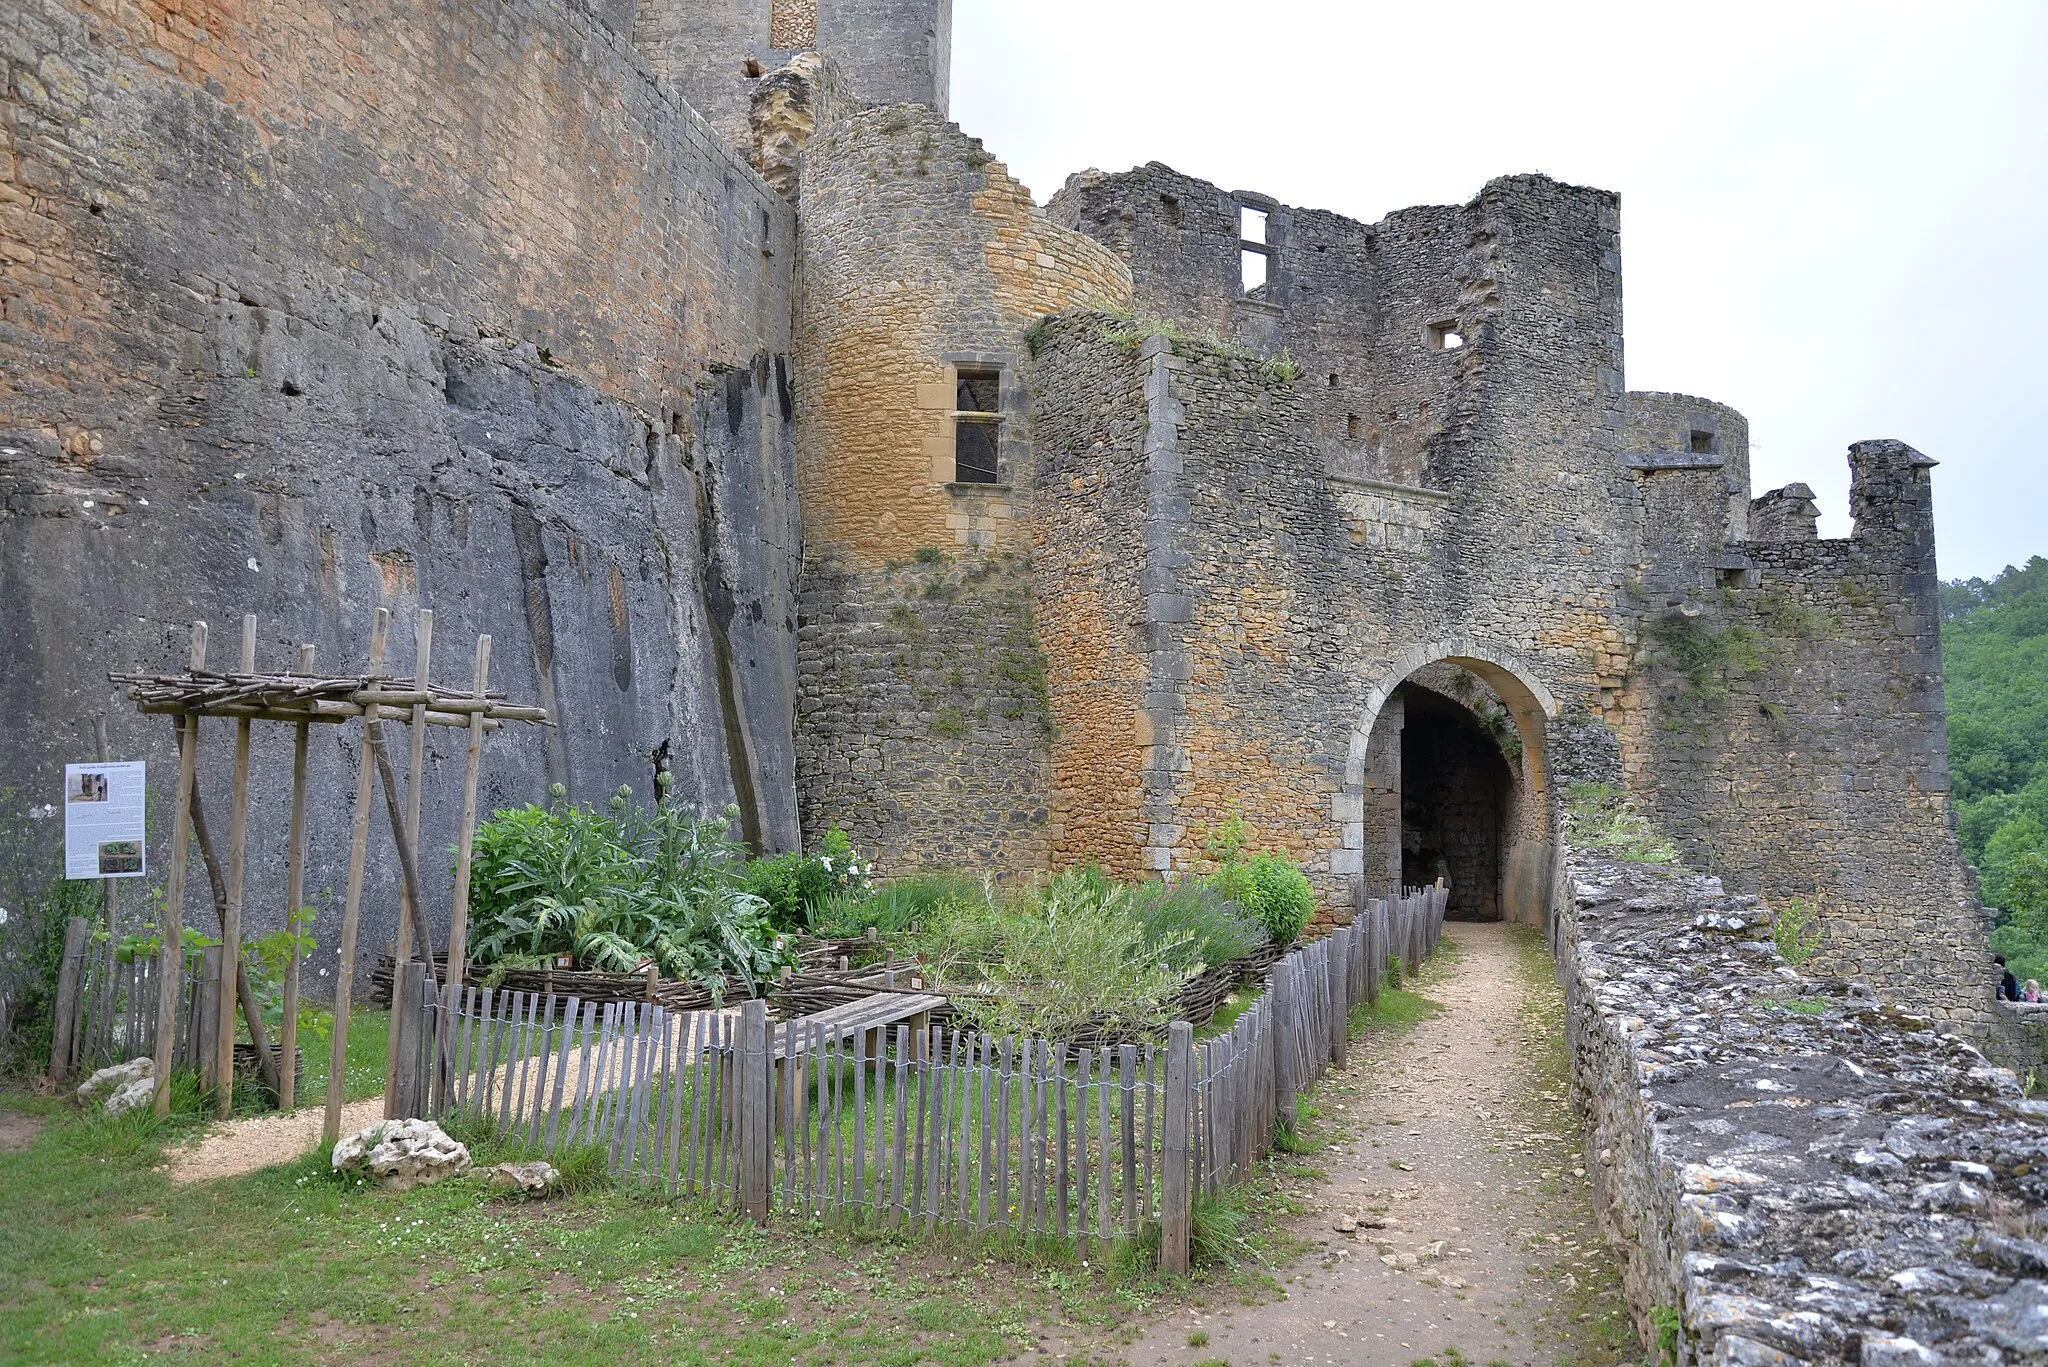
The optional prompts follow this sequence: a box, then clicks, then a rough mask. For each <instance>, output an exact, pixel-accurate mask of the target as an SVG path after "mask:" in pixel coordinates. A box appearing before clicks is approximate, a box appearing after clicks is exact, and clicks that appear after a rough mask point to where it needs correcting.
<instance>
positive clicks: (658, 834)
mask: <svg viewBox="0 0 2048 1367" xmlns="http://www.w3.org/2000/svg"><path fill="white" fill-rule="evenodd" d="M608 808H609V809H608V810H607V811H602V812H600V811H596V810H594V809H591V808H585V807H577V806H573V805H570V804H567V803H565V802H564V801H563V790H562V788H561V785H559V784H557V785H556V786H555V787H554V788H553V789H551V790H550V801H549V804H548V805H547V806H546V807H535V806H528V807H523V808H519V809H517V810H514V811H507V812H499V813H496V814H495V815H493V816H492V818H491V819H490V820H489V821H486V822H484V823H483V824H482V825H481V826H479V827H478V830H477V849H478V851H479V852H480V853H481V852H482V851H483V850H485V849H488V850H489V852H490V854H489V858H488V859H479V860H478V861H477V863H476V864H475V865H473V868H472V874H471V887H472V890H473V891H472V897H471V908H472V912H473V914H474V917H475V920H474V926H475V932H474V933H475V941H474V943H475V949H474V954H475V957H476V961H477V962H478V963H481V964H492V965H495V966H496V967H497V969H498V976H499V977H502V976H503V971H504V970H505V969H507V968H514V967H536V966H541V965H545V964H548V963H550V962H552V961H553V960H554V958H555V957H556V956H558V955H561V954H569V955H572V956H574V959H575V961H576V963H577V964H578V965H579V966H581V967H585V968H595V969H601V970H605V971H609V972H620V973H625V972H632V971H634V970H635V969H637V968H639V967H640V966H641V965H642V964H645V963H647V962H649V961H652V962H653V963H655V964H656V965H657V966H658V967H659V968H660V970H661V972H662V973H663V974H665V975H666V976H668V977H671V978H680V979H685V980H688V981H693V982H698V983H701V984H703V985H705V986H707V987H710V988H712V989H713V990H714V991H717V990H720V989H722V988H723V986H724V982H725V979H726V977H727V976H728V975H730V976H732V977H736V978H739V979H740V980H741V981H742V982H744V983H745V984H746V985H747V988H748V990H749V991H752V990H755V989H757V988H758V986H759V985H760V983H762V982H763V981H765V980H767V979H769V978H771V977H773V976H774V974H775V972H776V970H777V969H779V968H780V967H781V966H782V965H783V964H785V963H787V962H789V961H790V958H791V955H790V953H789V950H788V947H787V945H786V942H785V941H784V940H783V939H782V937H781V936H779V935H777V934H776V933H775V930H774V928H773V927H772V926H771V925H770V924H769V921H768V917H767V909H766V905H765V903H763V902H762V900H761V899H760V898H759V897H756V896H754V895H753V894H752V893H750V892H748V891H747V890H746V888H745V886H744V879H745V877H746V871H747V862H746V849H745V847H744V846H743V845H741V844H740V843H739V842H738V841H737V840H735V839H734V838H733V836H732V833H731V831H732V824H733V821H734V820H735V818H736V817H737V815H738V813H737V811H736V809H733V808H727V809H726V811H725V812H724V813H722V814H720V815H719V816H716V817H704V816H700V815H699V814H698V813H697V812H696V811H695V810H694V809H692V808H690V807H688V806H686V805H684V804H680V803H675V804H669V805H665V806H658V807H655V808H653V809H652V810H648V809H644V808H640V807H638V806H636V805H635V804H634V802H633V800H632V790H631V789H629V788H624V787H622V788H620V789H619V791H618V792H617V793H615V794H613V795H612V799H611V801H610V803H609V804H608Z"/></svg>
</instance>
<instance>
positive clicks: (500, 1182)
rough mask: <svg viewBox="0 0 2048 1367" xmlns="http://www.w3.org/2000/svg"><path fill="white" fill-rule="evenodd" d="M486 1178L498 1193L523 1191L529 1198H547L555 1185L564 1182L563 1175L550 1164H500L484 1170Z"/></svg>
mask: <svg viewBox="0 0 2048 1367" xmlns="http://www.w3.org/2000/svg"><path fill="white" fill-rule="evenodd" d="M484 1176H486V1177H488V1178H489V1179H490V1181H491V1186H492V1188H493V1189H495V1190H497V1191H523V1192H525V1193H527V1194H528V1195H529V1196H545V1195H547V1194H548V1192H549V1190H550V1189H552V1188H553V1187H554V1185H555V1184H556V1183H557V1182H559V1181H561V1180H562V1174H561V1173H559V1172H557V1171H555V1169H554V1167H553V1166H552V1165H550V1164H548V1163H543V1162H538V1161H536V1162H532V1163H500V1164H498V1165H497V1166H495V1167H491V1168H486V1169H484Z"/></svg>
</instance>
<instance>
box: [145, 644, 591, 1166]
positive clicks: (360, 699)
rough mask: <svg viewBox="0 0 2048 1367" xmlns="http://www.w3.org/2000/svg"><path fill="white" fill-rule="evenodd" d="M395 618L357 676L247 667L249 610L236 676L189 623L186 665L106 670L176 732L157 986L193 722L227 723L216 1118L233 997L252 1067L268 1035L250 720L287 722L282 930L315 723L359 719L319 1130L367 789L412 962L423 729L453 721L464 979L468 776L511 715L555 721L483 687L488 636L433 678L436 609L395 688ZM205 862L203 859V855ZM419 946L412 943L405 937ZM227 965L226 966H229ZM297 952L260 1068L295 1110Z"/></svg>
mask: <svg viewBox="0 0 2048 1367" xmlns="http://www.w3.org/2000/svg"><path fill="white" fill-rule="evenodd" d="M390 625H391V612H390V609H388V608H381V607H380V608H378V609H377V611H376V616H375V618H374V620H373V622H372V625H371V629H370V658H369V669H368V672H367V673H366V674H364V675H362V676H360V677H357V676H352V675H351V676H342V677H322V676H320V675H316V674H314V673H313V647H312V646H310V645H306V646H301V647H300V648H299V660H298V669H297V670H296V671H294V672H291V673H286V674H264V673H259V672H257V669H256V618H255V615H254V614H250V615H248V616H245V617H243V618H242V642H241V645H242V650H241V659H240V667H239V669H237V670H236V671H235V672H233V673H226V674H221V673H214V672H211V671H209V670H208V669H207V668H206V623H204V622H194V623H193V624H192V652H191V659H190V663H189V666H188V668H187V670H186V672H185V673H183V674H177V675H144V674H110V675H109V676H108V677H109V678H111V679H112V680H113V681H114V682H116V683H121V684H126V685H127V686H128V695H129V697H130V698H132V699H133V700H134V701H135V704H136V706H137V708H138V709H139V710H140V711H142V712H144V713H154V714H162V715H168V716H171V717H173V718H175V719H176V726H177V728H178V787H177V797H176V801H175V803H174V804H173V807H172V817H171V866H170V872H169V874H168V875H167V876H166V878H165V888H164V893H165V898H164V901H165V906H164V924H163V926H162V927H161V929H162V933H163V949H162V968H163V972H164V974H165V977H164V979H163V980H164V981H166V982H171V983H175V982H176V981H177V976H176V975H177V972H178V970H179V967H180V961H181V957H182V954H183V944H182V941H183V938H184V919H185V917H184V901H185V868H186V862H187V857H186V843H187V840H188V836H189V833H190V832H191V830H192V829H193V824H194V817H195V808H196V807H197V803H198V793H197V785H196V778H195V775H196V772H197V768H198V750H199V719H200V718H201V717H223V718H227V719H230V720H232V721H233V722H234V723H235V761H234V809H233V811H232V813H231V814H230V817H229V825H228V856H227V873H226V879H225V881H226V891H225V896H224V898H223V900H222V904H221V907H220V921H221V945H222V948H221V957H222V963H223V964H224V965H231V966H232V969H233V972H234V974H235V989H236V990H235V991H233V992H229V991H228V990H226V985H225V984H223V990H222V991H221V992H220V994H219V1001H220V1005H219V1012H220V1014H219V1020H218V1028H217V1029H215V1030H214V1031H213V1032H212V1037H213V1039H214V1041H215V1051H214V1057H212V1058H211V1059H208V1060H205V1061H204V1064H203V1066H202V1080H203V1081H204V1083H205V1085H207V1086H208V1087H209V1088H211V1089H212V1091H213V1092H214V1094H215V1097H216V1104H217V1105H218V1107H219V1114H220V1115H221V1116H222V1117H226V1116H227V1115H229V1114H231V1112H232V1110H233V1106H234V1040H235V1029H234V1025H235V1011H236V1008H237V1005H238V1004H239V1006H240V1009H241V1011H242V1015H243V1018H244V1019H245V1020H246V1021H247V1022H248V1026H249V1038H250V1040H251V1041H252V1042H253V1043H254V1044H255V1046H256V1052H257V1057H258V1060H259V1064H262V1063H264V1061H265V1060H270V1059H271V1055H270V1049H269V1042H268V1040H267V1039H266V1038H265V1036H264V1033H263V1020H262V1015H261V1013H260V1012H259V1011H258V1010H257V1007H256V1000H255V996H254V994H253V993H252V992H251V990H250V988H249V984H248V974H247V972H246V970H245V969H244V968H243V965H242V945H241V939H242V900H243V874H244V868H245V857H244V856H245V854H246V847H247V843H248V812H249V748H250V732H251V728H252V726H253V724H254V723H256V722H259V721H265V722H283V723H285V724H287V725H290V726H292V727H294V728H295V731H296V734H295V736H294V738H293V748H292V808H291V834H290V837H289V839H290V847H289V849H288V850H287V851H286V855H285V902H286V909H285V910H286V918H287V920H286V924H287V925H291V924H293V923H294V921H295V918H296V917H297V915H298V912H299V906H300V903H301V901H302V900H303V896H304V892H305V871H306V869H305V865H306V860H305V852H306V771H307V748H308V743H309V738H310V735H311V731H312V727H313V726H314V725H315V724H326V725H340V724H346V723H348V722H352V721H355V720H358V719H360V720H361V721H362V723H363V753H362V766H361V770H360V772H359V773H358V774H357V777H356V796H355V819H354V824H353V827H352V829H351V833H350V841H349V861H348V896H347V901H346V902H345V903H344V905H343V909H342V917H341V945H340V953H341V962H340V966H339V969H338V973H337V978H336V982H335V989H334V1034H333V1039H332V1041H331V1043H330V1046H329V1055H328V1070H327V1114H326V1119H325V1122H324V1124H323V1125H322V1129H321V1133H322V1135H323V1136H324V1138H325V1140H326V1142H328V1143H332V1142H334V1140H336V1139H337V1138H339V1137H340V1127H341V1103H342V1084H343V1081H344V1078H345V1074H346V1072H347V1055H348V1025H349V1019H348V1018H349V1006H350V1003H351V998H352V996H353V990H354V985H355V959H356V935H357V929H358V926H359V924H360V920H361V913H362V896H363V875H364V867H365V864H366V862H367V859H368V855H369V836H370V790H371V788H372V787H373V786H376V787H381V788H382V789H383V791H384V809H385V815H386V817H387V818H388V820H389V821H390V825H391V835H392V839H393V842H394V843H395V844H396V846H397V848H398V865H399V872H400V876H401V883H400V889H401V890H400V901H401V909H400V915H399V921H398V941H397V946H396V954H397V960H398V962H400V963H403V962H405V961H406V960H407V959H409V958H411V957H412V955H413V952H414V950H415V948H417V949H418V951H419V953H420V956H421V957H422V958H425V959H427V960H428V961H429V962H431V961H432V959H433V942H432V939H431V937H430V934H429V932H428V928H427V923H426V916H425V913H424V911H423V906H422V901H421V893H420V878H419V867H418V858H417V853H418V846H419V827H420V779H421V774H422V771H423V769H424V766H425V762H426V728H427V727H429V726H456V727H461V728H463V729H464V730H465V731H467V732H468V736H469V757H468V765H467V767H466V769H465V771H464V775H463V787H462V828H461V836H460V846H459V849H458V853H457V857H456V861H455V888H454V900H453V903H452V905H451V907H450V910H449V935H448V960H447V962H448V963H449V965H450V966H451V969H450V971H451V976H454V978H455V981H457V982H460V981H461V978H460V977H459V976H456V975H459V974H460V972H461V970H462V967H463V966H464V965H466V963H467V957H468V943H467V940H468V932H469V864H470V856H471V853H472V850H473V847H474V844H475V839H476V795H477V778H478V773H479V770H480V768H481V765H482V759H483V738H484V733H485V732H487V731H495V730H497V729H498V728H499V727H501V726H503V725H505V723H507V722H533V723H539V724H542V725H548V724H551V723H550V721H549V718H548V714H547V711H546V709H544V708H540V707H529V706H522V705H518V704H514V703H509V702H506V701H505V700H504V695H503V694H501V693H493V692H491V691H490V690H489V688H488V686H487V684H488V679H489V675H490V664H491V638H490V637H489V636H479V637H477V642H476V668H475V674H474V678H473V680H472V683H471V686H470V688H469V690H468V691H467V692H462V691H459V690H456V689H452V688H445V687H442V686H440V685H437V684H435V683H433V682H432V681H431V679H430V678H429V662H430V659H431V656H432V653H433V640H434V614H433V610H432V609H422V610H421V611H420V613H419V617H418V622H417V636H416V647H415V651H414V656H413V671H414V672H413V677H412V678H411V679H410V680H408V681H405V683H404V686H397V685H396V684H395V683H394V681H393V680H392V679H390V678H389V677H388V676H387V675H386V674H385V673H384V645H385V639H386V637H387V636H388V634H389V631H390ZM387 715H388V716H390V717H392V718H393V719H395V720H402V721H404V722H406V724H407V727H408V730H409V731H410V739H411V752H410V755H409V756H408V758H409V759H410V761H411V763H410V766H409V774H408V778H409V780H410V781H409V782H408V784H407V785H406V790H405V794H404V799H403V807H404V810H403V811H402V812H401V810H400V806H401V800H400V796H399V792H398V785H397V781H396V778H395V776H394V775H393V773H392V767H391V761H390V758H389V757H388V755H387V754H386V753H385V745H384V739H383V728H384V721H383V719H384V717H385V716H387ZM210 857H211V856H210V855H209V858H210ZM415 932H417V936H418V943H417V946H415V943H414V935H415ZM224 971H225V970H224ZM298 996H299V956H298V955H297V954H296V953H294V954H293V955H292V957H291V960H290V964H289V966H288V967H287V969H286V971H285V983H284V1027H283V1031H282V1034H281V1037H280V1038H279V1041H278V1046H279V1049H278V1052H279V1055H280V1056H281V1057H280V1058H278V1059H276V1060H273V1061H271V1062H269V1063H268V1064H267V1065H265V1066H264V1068H263V1071H264V1072H265V1073H266V1075H268V1076H269V1078H270V1080H271V1085H272V1087H273V1089H274V1090H275V1091H276V1094H277V1097H278V1103H279V1106H280V1107H281V1108H282V1109H285V1110H290V1109H292V1107H293V1105H294V1104H295V1102H296V1099H297V1098H296V1096H295V1095H294V1093H295V1090H296V1081H297V1079H296V1076H295V1069H294V1067H293V1062H292V1061H293V1058H294V1055H295V1051H296V1049H297V1036H298ZM177 1012H178V994H177V993H176V992H174V991H166V992H164V993H163V994H162V995H161V997H160V998H159V999H158V1007H157V1033H156V1059H155V1062H156V1076H157V1078H158V1085H157V1088H156V1096H155V1098H154V1103H153V1104H154V1109H155V1111H156V1114H158V1115H164V1114H166V1113H167V1112H168V1111H169V1109H170V1103H171V1092H170V1085H169V1078H170V1071H171V1050H172V1047H173V1042H174V1040H175V1038H176V1034H177ZM397 1047H398V1035H397V1032H396V1031H393V1032H392V1038H391V1053H390V1056H389V1057H387V1059H386V1064H385V1075H386V1082H387V1087H386V1095H389V1094H390V1088H389V1086H388V1083H389V1081H390V1075H391V1071H392V1069H393V1067H395V1064H396V1050H397Z"/></svg>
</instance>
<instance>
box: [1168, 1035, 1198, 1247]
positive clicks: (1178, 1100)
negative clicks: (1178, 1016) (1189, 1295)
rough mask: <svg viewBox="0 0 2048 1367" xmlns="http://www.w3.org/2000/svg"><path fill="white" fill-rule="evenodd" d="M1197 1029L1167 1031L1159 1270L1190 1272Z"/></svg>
mask: <svg viewBox="0 0 2048 1367" xmlns="http://www.w3.org/2000/svg"><path fill="white" fill-rule="evenodd" d="M1194 1080H1195V1027H1194V1026H1192V1025H1190V1024H1188V1023H1187V1022H1186V1021H1175V1022H1174V1023H1173V1024H1172V1025H1170V1026H1168V1027H1167V1030H1166V1136H1165V1138H1166V1152H1165V1153H1164V1154H1163V1155H1162V1159H1163V1161H1162V1164H1161V1171H1160V1174H1159V1178H1160V1182H1159V1270H1160V1271H1162V1272H1168V1273H1172V1274H1174V1275H1176V1276H1182V1277H1184V1276H1186V1275H1187V1272H1188V1235H1189V1230H1190V1227H1191V1226H1192V1224H1193V1222H1194V1204H1193V1196H1194V1193H1193V1191H1191V1190H1190V1189H1189V1185H1188V1177H1189V1172H1188V1165H1189V1159H1190V1158H1191V1156H1192V1155H1191V1153H1190V1151H1189V1144H1188V1125H1189V1121H1191V1120H1192V1119H1193V1118H1194Z"/></svg>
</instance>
